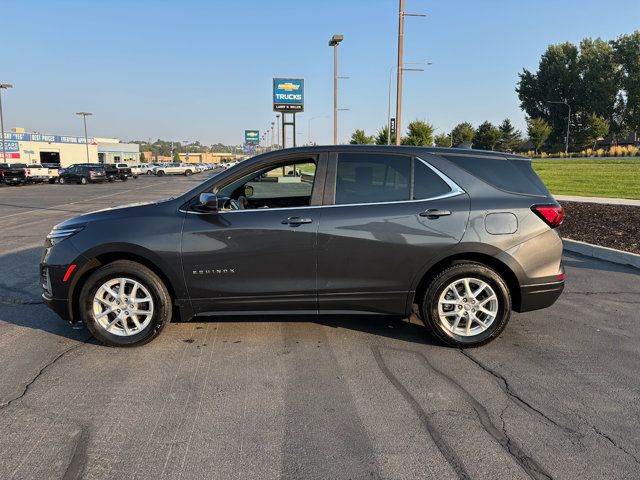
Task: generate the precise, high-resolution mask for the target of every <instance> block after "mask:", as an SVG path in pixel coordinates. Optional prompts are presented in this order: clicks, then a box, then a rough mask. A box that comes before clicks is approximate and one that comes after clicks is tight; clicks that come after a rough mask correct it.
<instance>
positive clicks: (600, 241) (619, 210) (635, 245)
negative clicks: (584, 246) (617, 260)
mask: <svg viewBox="0 0 640 480" xmlns="http://www.w3.org/2000/svg"><path fill="white" fill-rule="evenodd" d="M560 204H561V205H562V207H563V208H564V213H565V220H564V223H563V224H562V226H561V227H560V229H559V231H560V235H561V236H562V237H563V238H569V239H571V240H579V241H581V242H587V243H591V244H593V245H600V246H602V247H609V248H615V249H617V250H624V251H626V252H632V253H638V254H640V207H632V206H627V205H599V204H597V203H577V202H560Z"/></svg>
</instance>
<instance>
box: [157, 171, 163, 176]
mask: <svg viewBox="0 0 640 480" xmlns="http://www.w3.org/2000/svg"><path fill="white" fill-rule="evenodd" d="M156 175H158V176H159V177H163V176H164V170H158V173H156Z"/></svg>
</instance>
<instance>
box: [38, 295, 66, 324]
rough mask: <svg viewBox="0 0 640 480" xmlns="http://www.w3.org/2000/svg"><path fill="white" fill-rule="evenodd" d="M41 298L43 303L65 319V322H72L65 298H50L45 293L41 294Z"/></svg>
mask: <svg viewBox="0 0 640 480" xmlns="http://www.w3.org/2000/svg"><path fill="white" fill-rule="evenodd" d="M42 300H43V301H44V303H45V305H46V306H48V307H49V308H50V309H51V310H53V311H54V312H56V313H57V314H58V316H59V317H60V318H62V319H63V320H66V321H67V322H73V319H72V318H71V309H70V308H69V302H68V301H67V299H62V300H61V299H58V298H52V297H50V296H49V295H47V294H46V293H43V294H42Z"/></svg>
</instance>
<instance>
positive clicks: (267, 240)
mask: <svg viewBox="0 0 640 480" xmlns="http://www.w3.org/2000/svg"><path fill="white" fill-rule="evenodd" d="M318 162H319V159H318V158H313V159H310V158H306V159H298V160H295V161H286V162H284V163H278V164H277V165H273V164H269V165H268V166H266V167H261V168H259V169H257V170H255V171H251V172H249V173H248V174H247V175H245V176H243V177H242V178H241V179H239V180H236V181H234V182H231V183H230V184H228V185H222V186H218V185H216V187H215V190H216V191H217V195H218V198H219V201H220V210H219V211H218V212H216V213H202V212H197V211H189V212H187V213H186V216H185V223H184V228H183V237H182V258H183V268H184V275H185V279H186V282H187V286H188V289H189V295H190V297H191V300H192V304H193V306H194V309H195V313H217V312H251V311H255V312H265V311H271V312H276V311H284V310H299V311H309V312H315V311H317V295H316V243H317V231H318V225H319V220H320V219H319V215H320V212H321V208H320V205H319V203H320V201H321V200H320V197H319V196H317V195H315V196H314V189H316V188H319V186H320V184H321V183H323V181H324V179H316V172H317V170H318V169H317V166H318ZM316 197H317V198H318V200H317V202H316V201H315V200H314V199H315V198H316Z"/></svg>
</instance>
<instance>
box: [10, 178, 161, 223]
mask: <svg viewBox="0 0 640 480" xmlns="http://www.w3.org/2000/svg"><path fill="white" fill-rule="evenodd" d="M161 183H168V182H167V181H165V182H161ZM161 183H154V184H152V185H147V186H145V187H140V188H132V189H131V190H122V191H121V192H115V193H110V194H108V195H99V196H97V197H90V198H83V199H82V200H78V201H76V202H69V203H62V204H60V205H53V206H51V207H41V208H34V209H33V210H28V211H26V212H18V213H12V214H11V215H3V216H2V218H9V217H17V216H19V215H26V214H28V213H34V212H40V211H42V210H53V209H55V208H60V207H66V206H68V205H75V204H77V203H84V202H90V201H92V200H98V199H100V198H108V197H115V196H116V195H121V194H123V193H128V192H133V191H137V190H144V189H145V188H149V187H156V186H158V185H160V184H161Z"/></svg>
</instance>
